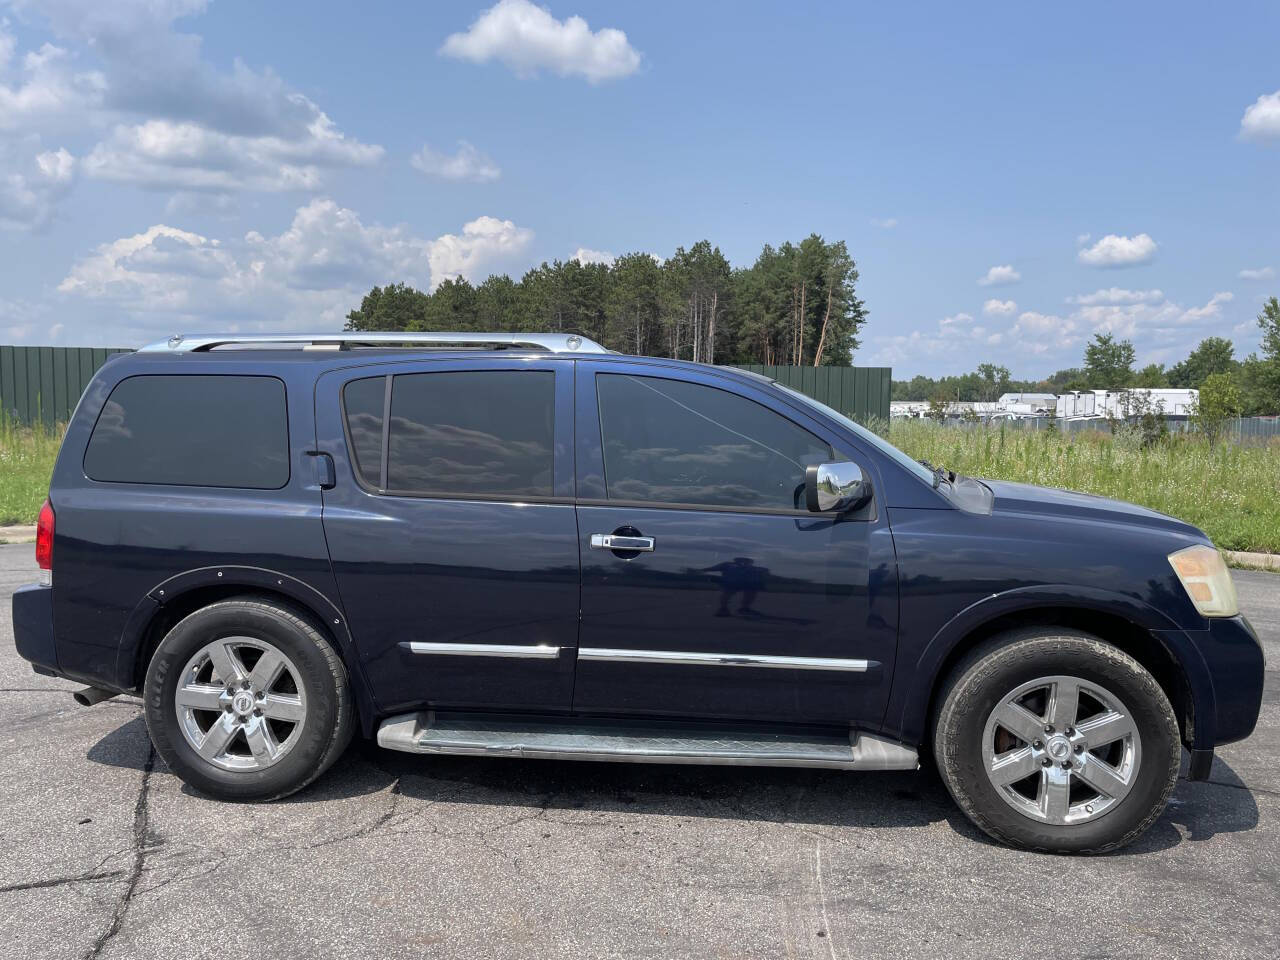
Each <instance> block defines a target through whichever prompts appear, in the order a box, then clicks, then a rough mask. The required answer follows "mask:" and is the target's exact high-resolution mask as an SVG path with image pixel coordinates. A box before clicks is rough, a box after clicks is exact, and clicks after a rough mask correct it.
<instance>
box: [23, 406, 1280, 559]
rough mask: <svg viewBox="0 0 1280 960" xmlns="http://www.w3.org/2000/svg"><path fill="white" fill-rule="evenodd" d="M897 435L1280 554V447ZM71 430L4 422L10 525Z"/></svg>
mask: <svg viewBox="0 0 1280 960" xmlns="http://www.w3.org/2000/svg"><path fill="white" fill-rule="evenodd" d="M888 437H889V439H890V440H891V441H892V442H893V443H895V444H896V445H897V446H899V447H901V448H902V449H903V450H905V451H906V452H907V453H909V454H911V456H913V457H916V458H920V459H925V460H929V461H930V462H932V463H935V464H938V465H940V466H945V467H948V468H949V469H951V470H955V471H956V472H957V473H964V474H968V475H970V476H974V477H990V478H992V479H996V480H1021V481H1025V482H1027V483H1038V484H1043V485H1045V486H1050V487H1065V488H1067V489H1070V490H1081V491H1084V492H1086V493H1097V494H1101V495H1103V496H1107V497H1116V498H1118V499H1120V500H1130V501H1132V502H1134V503H1140V504H1142V505H1143V506H1147V507H1151V508H1152V509H1155V510H1159V511H1160V512H1161V513H1167V514H1170V515H1171V516H1174V517H1178V518H1179V519H1182V520H1186V521H1188V522H1189V523H1194V524H1195V525H1196V526H1198V527H1200V528H1201V529H1202V530H1204V531H1205V532H1206V533H1207V534H1209V536H1210V537H1212V538H1213V542H1214V543H1216V544H1217V545H1218V546H1219V547H1220V548H1222V549H1224V550H1257V551H1260V552H1263V553H1280V447H1276V446H1271V447H1258V446H1251V447H1245V446H1232V445H1223V446H1219V447H1217V448H1216V449H1212V450H1211V449H1210V448H1209V447H1208V446H1207V445H1206V444H1205V443H1204V442H1203V441H1200V440H1198V439H1195V438H1188V437H1171V438H1170V439H1168V440H1167V441H1165V442H1162V443H1159V444H1156V445H1155V446H1153V447H1150V448H1148V449H1142V448H1141V447H1140V446H1139V445H1138V444H1137V443H1131V442H1126V439H1125V438H1124V437H1120V438H1116V437H1112V436H1111V434H1109V433H1101V432H1095V431H1084V432H1081V433H1073V434H1066V433H1059V432H1056V431H1047V430H1040V431H1032V430H1019V429H1011V428H1006V429H1000V428H999V427H989V428H984V429H957V428H955V427H942V426H939V425H937V424H934V423H931V422H928V421H923V420H896V421H894V422H893V423H892V425H890V426H889V427H888ZM61 438H62V429H61V428H58V429H55V430H52V431H49V430H46V429H43V428H41V427H35V428H27V427H17V426H14V425H13V424H12V423H11V422H8V421H5V420H0V525H3V524H11V523H35V519H36V514H37V513H38V512H39V510H40V504H41V503H43V502H44V498H45V494H46V493H47V492H48V489H49V475H50V473H52V471H53V461H54V459H55V458H56V457H57V454H58V444H59V442H60V441H61Z"/></svg>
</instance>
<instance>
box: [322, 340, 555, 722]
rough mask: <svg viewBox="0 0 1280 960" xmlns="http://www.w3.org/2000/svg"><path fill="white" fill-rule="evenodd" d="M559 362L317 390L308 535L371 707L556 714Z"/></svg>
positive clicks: (363, 369) (514, 363) (353, 380)
mask: <svg viewBox="0 0 1280 960" xmlns="http://www.w3.org/2000/svg"><path fill="white" fill-rule="evenodd" d="M572 396H573V380H572V363H571V361H563V360H556V359H554V358H546V359H541V358H539V359H533V360H530V359H519V358H513V359H511V360H506V359H502V358H500V357H494V358H477V359H470V360H465V361H459V360H439V361H428V362H421V361H419V362H416V363H406V362H403V361H399V362H383V363H380V364H376V365H365V366H360V367H352V368H350V369H348V370H345V371H339V372H333V373H329V374H326V375H325V376H324V377H322V378H321V379H320V381H319V383H318V385H317V389H316V407H317V421H316V422H317V433H318V438H319V441H320V442H319V446H320V449H321V450H323V451H324V452H325V453H328V454H330V455H331V456H332V457H333V459H334V462H335V467H336V477H337V482H336V484H335V486H334V487H333V488H332V489H331V490H327V491H325V494H324V531H325V536H326V538H327V539H328V543H329V554H330V557H331V559H332V562H333V569H334V574H335V576H336V577H337V582H338V589H339V593H340V594H341V597H342V603H343V606H344V607H345V609H346V613H347V619H348V625H349V626H350V629H351V633H352V636H353V637H354V638H355V642H356V645H357V647H358V648H359V652H360V657H361V659H362V661H363V663H364V667H365V670H366V672H367V674H368V677H369V681H370V683H371V685H372V687H373V691H374V696H375V698H376V699H377V701H378V706H379V707H380V708H381V709H383V710H386V711H394V710H396V709H400V708H409V707H413V706H419V705H426V706H431V707H437V706H438V707H459V708H487V707H493V708H503V709H517V710H533V711H538V710H550V711H564V710H567V709H568V708H569V706H570V700H571V698H572V693H573V667H574V652H575V648H576V646H577V631H578V538H577V525H576V523H575V517H574V507H573V499H572V493H573V472H572V462H573V451H572V441H571V438H572V434H573V422H572Z"/></svg>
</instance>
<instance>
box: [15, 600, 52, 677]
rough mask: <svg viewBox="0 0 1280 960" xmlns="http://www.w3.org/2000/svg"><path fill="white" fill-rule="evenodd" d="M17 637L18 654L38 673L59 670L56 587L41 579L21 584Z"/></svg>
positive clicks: (17, 607) (16, 615) (17, 613)
mask: <svg viewBox="0 0 1280 960" xmlns="http://www.w3.org/2000/svg"><path fill="white" fill-rule="evenodd" d="M13 641H14V646H16V647H17V649H18V656H20V657H22V659H23V660H27V661H29V662H30V663H31V665H32V666H33V667H35V669H36V672H37V673H44V674H54V675H56V674H57V673H58V654H57V650H56V649H55V647H54V644H53V588H52V587H46V586H44V585H43V584H39V583H30V584H27V585H26V586H24V587H19V588H18V589H17V590H15V591H14V594H13Z"/></svg>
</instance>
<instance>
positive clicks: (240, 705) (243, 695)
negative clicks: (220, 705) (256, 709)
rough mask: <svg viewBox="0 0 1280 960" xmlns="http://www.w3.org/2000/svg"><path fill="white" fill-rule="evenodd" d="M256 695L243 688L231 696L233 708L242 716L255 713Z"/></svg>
mask: <svg viewBox="0 0 1280 960" xmlns="http://www.w3.org/2000/svg"><path fill="white" fill-rule="evenodd" d="M253 705H254V696H253V694H252V693H250V692H249V691H248V690H241V691H240V692H239V693H237V694H236V695H235V696H234V697H232V698H231V709H232V710H234V711H235V712H236V713H238V714H240V716H242V717H244V716H248V715H249V714H251V713H253Z"/></svg>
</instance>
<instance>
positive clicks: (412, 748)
mask: <svg viewBox="0 0 1280 960" xmlns="http://www.w3.org/2000/svg"><path fill="white" fill-rule="evenodd" d="M378 746H380V747H386V748H388V749H390V750H403V751H405V752H407V753H435V754H442V753H448V754H463V755H465V756H477V757H526V758H531V759H540V760H615V761H617V760H623V761H629V762H632V763H704V764H730V765H735V766H755V767H828V768H835V769H843V770H914V769H916V767H918V766H919V758H918V757H917V755H916V751H915V750H913V749H912V748H911V747H907V746H904V745H903V744H901V743H898V742H897V741H894V740H886V739H883V738H881V737H874V736H871V735H869V734H866V733H858V732H856V731H851V732H850V733H849V734H847V735H844V736H832V735H818V734H811V733H810V734H790V733H775V732H753V731H740V730H731V729H727V728H723V727H722V728H718V729H717V728H713V727H709V726H707V727H675V726H667V727H661V726H657V725H653V724H648V725H641V724H620V723H601V722H598V721H597V722H591V721H585V722H582V723H576V724H575V723H566V722H564V721H542V720H515V719H502V718H497V719H495V718H491V717H475V716H470V715H467V714H457V713H454V714H449V713H435V712H433V711H424V712H421V713H404V714H400V715H399V716H395V717H390V718H389V719H387V720H384V721H383V722H382V725H381V726H380V727H379V728H378Z"/></svg>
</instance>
